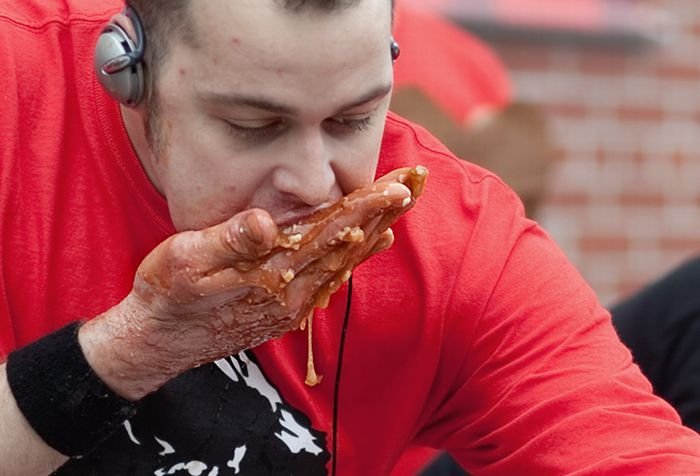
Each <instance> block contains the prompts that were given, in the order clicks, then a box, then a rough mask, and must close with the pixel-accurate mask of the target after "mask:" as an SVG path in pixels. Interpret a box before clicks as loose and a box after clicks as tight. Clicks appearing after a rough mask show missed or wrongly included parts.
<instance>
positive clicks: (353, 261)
mask: <svg viewBox="0 0 700 476" xmlns="http://www.w3.org/2000/svg"><path fill="white" fill-rule="evenodd" d="M426 176H427V170H426V169H425V168H423V167H417V168H405V169H398V170H395V171H394V172H391V173H390V174H388V175H386V176H385V177H383V178H381V179H380V180H378V181H377V182H375V183H373V184H370V185H368V186H367V187H364V188H361V189H359V190H356V191H355V192H352V193H351V194H349V195H347V196H346V197H343V198H342V199H340V200H339V201H338V202H336V203H334V204H332V205H331V206H329V207H326V208H324V209H322V210H319V211H317V212H316V213H314V214H313V215H311V216H309V217H308V218H306V219H304V220H302V221H301V222H298V223H296V224H294V225H290V226H287V227H284V228H278V227H277V225H275V223H274V222H273V220H272V218H271V217H270V215H269V214H268V213H267V212H265V211H263V210H260V209H251V210H246V211H244V212H241V213H239V214H237V215H235V216H234V217H233V218H231V219H230V220H228V221H226V222H224V223H222V224H219V225H216V226H213V227H211V228H207V229H205V230H201V231H187V232H182V233H178V234H176V235H173V236H172V237H170V238H169V239H167V240H166V241H164V242H163V243H161V244H160V245H159V246H158V247H156V248H155V249H154V250H153V251H152V252H151V253H150V254H149V255H148V256H147V257H146V258H145V259H144V261H143V262H142V263H141V265H140V266H139V268H138V270H137V273H136V277H135V281H134V287H133V290H132V292H131V293H130V294H129V296H127V298H126V299H125V300H124V301H123V302H122V303H120V304H119V305H118V306H116V307H115V308H113V309H112V310H110V311H108V312H107V313H105V314H104V315H102V316H100V317H98V318H96V319H94V320H92V321H90V322H89V323H87V324H85V325H84V326H83V329H81V337H80V338H81V344H82V345H83V348H84V349H85V353H86V356H87V358H88V361H89V362H90V363H91V365H93V367H95V368H96V371H97V372H98V374H100V376H101V377H102V378H103V379H104V380H105V381H106V382H107V383H108V384H109V385H110V386H112V387H113V388H115V390H117V391H119V392H120V393H122V394H124V395H125V396H127V397H130V398H134V399H136V398H140V397H141V396H143V395H144V394H146V393H149V392H150V391H153V390H155V389H156V388H158V387H159V386H160V385H162V384H163V383H165V382H166V381H168V380H169V379H171V378H173V377H174V376H176V375H178V374H180V373H182V372H183V371H185V370H187V369H190V368H193V367H196V366H198V365H201V364H203V363H206V362H210V361H213V360H215V359H217V358H220V357H223V356H226V355H230V354H234V353H237V352H239V351H241V350H244V349H248V348H251V347H254V346H256V345H259V344H261V343H263V342H265V341H267V340H269V339H271V338H274V337H278V336H280V335H282V334H284V333H285V332H288V331H289V330H292V329H295V328H297V327H299V325H300V324H301V323H302V321H303V320H304V319H305V318H306V317H307V316H308V315H310V313H311V312H312V311H313V309H314V307H316V306H321V307H323V306H325V305H326V304H327V302H328V299H329V297H330V295H331V294H332V293H333V292H335V291H336V290H337V289H338V288H339V287H340V286H341V285H342V283H343V282H344V281H346V280H347V279H348V278H349V276H350V273H351V272H352V269H353V268H354V267H355V266H357V265H358V264H359V263H361V262H362V261H364V260H365V259H367V258H368V257H369V256H371V255H372V254H374V253H377V252H379V251H381V250H384V249H386V248H388V247H389V246H391V244H392V242H393V235H392V233H391V230H390V229H389V226H390V225H391V224H392V223H393V222H394V221H395V220H396V219H397V218H398V217H399V216H400V215H401V214H402V213H404V212H405V211H407V210H408V209H409V208H411V207H412V206H413V204H414V203H415V200H416V198H417V197H418V196H419V195H420V193H421V192H422V189H423V186H424V182H425V178H426ZM98 335H101V336H109V343H107V342H106V339H100V338H99V337H95V336H98ZM98 341H99V342H98ZM98 343H99V344H101V345H108V346H109V348H110V351H109V352H108V354H110V355H111V356H110V358H109V359H108V360H106V359H105V358H104V357H103V355H101V354H100V352H98V350H97V349H98V348H100V346H99V345H96V344H98ZM128 381H131V383H127V382H128Z"/></svg>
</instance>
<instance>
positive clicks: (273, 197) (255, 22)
mask: <svg viewBox="0 0 700 476" xmlns="http://www.w3.org/2000/svg"><path fill="white" fill-rule="evenodd" d="M192 15H193V25H194V38H195V41H196V47H192V46H188V45H186V44H185V43H183V42H181V41H179V40H178V39H177V38H176V37H177V35H176V34H174V35H173V37H172V44H171V49H170V54H169V56H168V58H167V59H166V61H165V63H164V64H163V66H162V68H161V70H160V71H161V73H160V76H159V77H158V79H157V81H158V83H157V91H158V104H159V107H158V113H157V117H156V119H157V120H156V123H157V125H158V127H157V128H156V130H154V131H153V132H154V136H155V137H154V138H155V143H156V144H160V146H157V147H155V148H154V157H153V158H152V159H150V160H151V163H150V164H149V165H150V169H151V175H152V178H153V179H154V182H155V184H156V186H157V187H158V188H159V190H160V191H161V192H162V193H163V194H164V195H165V197H166V198H167V200H168V204H169V207H170V212H171V215H172V219H173V222H174V224H175V226H176V228H177V229H178V230H184V229H198V228H203V227H206V226H210V225H213V224H216V223H219V222H221V221H224V220H226V219H227V218H229V217H230V216H232V215H233V214H235V213H237V212H239V211H241V210H244V209H247V208H252V207H259V208H263V209H265V210H267V211H269V212H270V213H271V214H272V216H273V218H274V219H275V221H277V222H278V223H281V224H284V223H289V222H292V221H295V220H297V219H298V218H300V217H301V216H304V215H307V214H309V213H311V212H312V211H313V210H315V209H316V208H318V207H319V206H323V205H324V204H328V203H329V202H331V201H333V200H335V199H337V198H339V197H340V196H342V195H344V194H347V193H348V192H350V191H352V190H354V189H356V188H358V187H360V186H362V185H365V184H367V183H369V182H370V181H371V180H372V179H373V177H374V173H375V170H376V165H377V159H378V154H379V147H380V143H381V138H382V132H383V128H384V121H385V115H386V110H387V107H388V103H389V96H390V87H391V83H392V73H393V72H392V66H391V57H390V54H389V40H390V22H391V20H390V19H391V11H390V5H389V2H388V1H386V0H362V1H360V2H358V4H357V5H355V6H352V7H350V8H347V9H340V10H338V11H334V12H330V13H329V12H324V11H316V10H313V9H310V10H302V11H298V12H294V11H290V10H286V9H284V8H282V7H280V6H279V4H278V3H276V2H275V1H274V0H209V1H207V2H193V8H192Z"/></svg>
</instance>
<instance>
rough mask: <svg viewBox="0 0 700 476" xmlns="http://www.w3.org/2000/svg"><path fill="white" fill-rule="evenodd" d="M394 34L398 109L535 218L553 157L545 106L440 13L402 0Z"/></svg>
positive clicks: (476, 41) (480, 43) (393, 104)
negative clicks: (527, 98) (518, 91)
mask: <svg viewBox="0 0 700 476" xmlns="http://www.w3.org/2000/svg"><path fill="white" fill-rule="evenodd" d="M394 36H395V37H396V38H397V40H398V41H399V44H401V46H402V56H401V61H400V62H397V63H396V65H395V73H394V93H393V96H392V102H391V110H393V111H394V112H396V113H398V114H399V115H401V116H403V117H405V118H407V119H410V120H412V121H414V122H417V123H419V124H421V125H423V126H424V127H426V128H427V129H428V130H430V132H431V133H433V134H434V135H435V136H436V137H437V138H438V139H440V140H441V141H442V142H443V143H444V144H445V145H447V146H448V147H449V148H450V150H451V151H452V152H454V153H455V154H457V156H459V157H461V158H463V159H466V160H469V161H470V162H473V163H476V164H478V165H481V166H483V167H485V168H487V169H489V170H491V171H493V172H496V174H498V175H499V176H500V177H501V178H502V179H503V180H505V182H506V183H508V184H509V185H510V186H511V187H512V188H513V189H514V190H515V191H516V193H517V194H518V195H519V196H520V198H521V200H523V203H524V205H525V208H526V213H527V215H528V216H531V217H533V216H534V215H535V212H536V209H537V206H538V205H539V204H540V203H541V202H542V199H543V197H544V195H545V193H546V190H547V177H548V170H549V168H550V164H551V163H552V161H553V159H554V155H553V148H552V144H551V140H550V138H549V135H548V130H547V125H546V120H545V117H544V114H543V113H542V111H540V109H539V108H538V107H537V106H536V105H535V104H532V103H526V102H523V101H518V100H517V99H514V98H513V93H512V86H511V83H510V79H509V77H508V72H507V70H506V68H505V66H504V65H503V63H502V62H501V61H500V59H499V58H498V57H497V55H496V54H495V53H494V52H493V51H492V49H491V48H490V47H489V46H487V45H486V44H485V43H484V42H483V41H482V40H480V39H479V38H477V37H476V36H474V35H472V34H470V33H469V32H468V31H466V30H465V29H463V28H460V27H458V26H456V25H454V24H452V23H450V22H449V21H446V20H445V19H444V18H441V17H440V16H439V15H436V14H434V13H431V12H430V11H428V10H425V9H417V8H411V7H407V6H403V4H402V3H401V2H398V6H397V11H396V23H395V30H394Z"/></svg>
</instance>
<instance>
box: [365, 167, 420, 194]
mask: <svg viewBox="0 0 700 476" xmlns="http://www.w3.org/2000/svg"><path fill="white" fill-rule="evenodd" d="M427 178H428V169H427V168H425V167H423V166H422V165H418V166H416V167H403V168H400V169H396V170H393V171H391V172H389V173H388V174H386V175H384V176H382V177H380V178H379V179H378V180H377V181H376V182H375V183H382V182H398V183H402V184H404V185H406V186H407V187H408V188H409V189H410V190H411V196H412V197H413V198H414V199H416V198H418V197H420V196H421V194H422V193H423V190H424V189H425V182H426V180H427Z"/></svg>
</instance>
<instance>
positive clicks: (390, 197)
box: [271, 183, 410, 274]
mask: <svg viewBox="0 0 700 476" xmlns="http://www.w3.org/2000/svg"><path fill="white" fill-rule="evenodd" d="M408 203H410V191H409V190H408V188H406V187H405V186H404V185H402V184H399V183H384V184H378V185H376V186H373V187H372V188H371V189H367V190H363V191H362V192H361V193H355V192H353V194H350V195H348V196H347V197H345V199H343V200H342V203H339V204H338V205H337V209H336V210H334V211H333V212H332V213H330V214H329V213H326V214H325V215H324V216H323V217H322V219H321V221H320V222H317V223H313V219H314V218H315V217H310V219H309V220H307V221H306V223H305V225H313V226H312V227H311V228H310V229H308V230H306V235H303V236H301V237H300V238H299V240H298V246H297V248H298V251H295V252H287V253H281V254H279V255H278V256H275V257H273V258H271V262H272V265H273V267H275V266H276V267H279V268H282V267H286V268H290V269H292V270H293V272H294V273H295V274H296V273H298V272H299V271H301V270H302V269H303V268H304V267H306V266H308V265H309V264H310V263H312V262H314V261H316V260H317V259H319V258H320V257H321V256H324V255H325V254H327V253H329V252H330V250H331V249H332V248H334V247H337V246H340V245H342V244H343V243H346V242H362V241H364V240H365V238H366V237H365V233H366V230H365V228H366V225H367V224H368V223H369V222H371V221H372V220H375V219H376V218H377V217H378V216H380V215H382V214H383V213H386V212H387V210H391V209H396V210H401V209H402V208H404V207H405V206H406V205H407V204H408ZM387 226H388V225H387ZM385 228H386V227H385ZM372 230H373V228H370V229H369V231H370V232H371V231H372ZM382 231H383V230H382Z"/></svg>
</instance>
